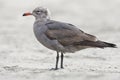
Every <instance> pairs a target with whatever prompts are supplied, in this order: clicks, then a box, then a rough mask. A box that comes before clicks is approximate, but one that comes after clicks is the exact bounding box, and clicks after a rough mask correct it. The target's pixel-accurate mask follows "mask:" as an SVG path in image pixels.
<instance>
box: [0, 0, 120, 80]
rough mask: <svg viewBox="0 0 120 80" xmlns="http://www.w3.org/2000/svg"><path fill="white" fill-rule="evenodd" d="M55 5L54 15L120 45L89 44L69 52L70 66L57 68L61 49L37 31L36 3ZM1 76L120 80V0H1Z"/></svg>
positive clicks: (32, 79) (14, 79) (11, 78)
mask: <svg viewBox="0 0 120 80" xmlns="http://www.w3.org/2000/svg"><path fill="white" fill-rule="evenodd" d="M38 6H44V7H47V8H49V10H50V12H51V19H53V20H57V21H62V22H67V23H72V24H74V25H76V26H77V27H78V28H80V29H81V30H83V31H85V32H87V33H90V34H94V35H95V36H97V37H98V38H99V39H100V40H103V41H107V42H111V43H114V44H117V46H118V48H105V49H98V48H95V49H93V48H89V49H84V50H81V51H78V52H76V53H66V54H65V60H64V65H65V68H64V69H59V70H56V71H54V70H50V69H51V68H53V67H54V66H55V59H56V58H55V57H56V52H55V51H52V50H49V49H47V48H45V47H44V46H42V45H41V44H40V43H39V42H38V41H37V40H36V38H35V36H34V33H33V23H34V20H35V19H34V17H30V16H29V17H23V16H22V14H23V13H24V12H29V11H30V12H31V11H32V10H33V9H34V8H35V7H38ZM0 10H1V11H0V12H1V15H0V80H73V79H74V80H119V79H120V62H119V61H120V48H119V47H120V22H119V21H120V1H119V0H74V1H72V0H71V1H70V0H25V1H24V0H23V1H22V0H12V1H8V0H4V1H3V0H0Z"/></svg>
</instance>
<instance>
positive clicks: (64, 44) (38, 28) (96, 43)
mask: <svg viewBox="0 0 120 80" xmlns="http://www.w3.org/2000/svg"><path fill="white" fill-rule="evenodd" d="M29 15H33V16H34V17H35V22H34V28H33V29H34V34H35V36H36V38H37V40H38V41H39V42H40V43H41V44H42V45H44V46H45V47H47V48H49V49H51V50H54V51H56V52H57V57H56V65H55V70H57V69H58V62H59V53H61V64H60V68H64V67H63V57H64V53H74V52H76V51H79V50H82V49H86V48H105V47H111V48H116V45H115V44H112V43H108V42H104V41H101V40H99V39H97V37H95V36H93V35H91V34H88V33H85V32H84V31H82V30H80V29H79V28H77V27H76V26H74V25H73V24H70V23H65V22H60V21H55V20H51V19H50V16H49V11H48V9H47V8H44V7H37V8H35V9H34V10H33V11H32V13H30V12H27V13H24V14H23V16H29Z"/></svg>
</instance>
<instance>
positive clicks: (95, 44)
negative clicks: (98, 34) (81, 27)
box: [75, 41, 117, 48]
mask: <svg viewBox="0 0 120 80" xmlns="http://www.w3.org/2000/svg"><path fill="white" fill-rule="evenodd" d="M75 44H77V45H81V46H90V47H99V48H105V47H112V48H117V46H116V45H115V44H112V43H107V42H103V41H96V42H93V41H81V42H79V43H75Z"/></svg>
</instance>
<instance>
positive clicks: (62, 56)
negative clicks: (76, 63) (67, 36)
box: [61, 52, 64, 68]
mask: <svg viewBox="0 0 120 80" xmlns="http://www.w3.org/2000/svg"><path fill="white" fill-rule="evenodd" d="M63 58H64V55H63V52H61V68H63Z"/></svg>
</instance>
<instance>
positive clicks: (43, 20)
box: [36, 16, 50, 22]
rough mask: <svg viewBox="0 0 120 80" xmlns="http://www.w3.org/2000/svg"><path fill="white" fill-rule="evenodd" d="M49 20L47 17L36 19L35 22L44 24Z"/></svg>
mask: <svg viewBox="0 0 120 80" xmlns="http://www.w3.org/2000/svg"><path fill="white" fill-rule="evenodd" d="M49 19H50V17H49V16H46V17H36V21H39V22H46V21H47V20H49Z"/></svg>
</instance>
